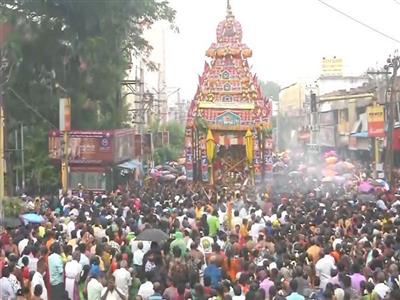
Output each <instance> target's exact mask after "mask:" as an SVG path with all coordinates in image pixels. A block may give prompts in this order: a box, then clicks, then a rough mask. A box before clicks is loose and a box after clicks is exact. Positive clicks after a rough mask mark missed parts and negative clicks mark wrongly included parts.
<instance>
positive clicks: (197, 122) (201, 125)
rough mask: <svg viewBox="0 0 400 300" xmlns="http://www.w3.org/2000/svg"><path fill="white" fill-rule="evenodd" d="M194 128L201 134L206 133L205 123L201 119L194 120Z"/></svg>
mask: <svg viewBox="0 0 400 300" xmlns="http://www.w3.org/2000/svg"><path fill="white" fill-rule="evenodd" d="M194 124H195V125H196V128H197V129H199V131H200V132H202V133H207V128H208V126H207V122H206V121H205V120H204V119H203V118H202V117H196V118H195V120H194Z"/></svg>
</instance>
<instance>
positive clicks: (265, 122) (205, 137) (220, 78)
mask: <svg viewBox="0 0 400 300" xmlns="http://www.w3.org/2000/svg"><path fill="white" fill-rule="evenodd" d="M242 34H243V33H242V26H241V24H240V23H239V22H238V21H237V20H236V19H235V17H234V15H233V13H232V9H231V6H230V3H229V1H228V5H227V16H226V18H225V20H223V21H222V22H220V23H219V24H218V27H217V42H216V43H212V44H211V46H210V48H209V49H208V50H207V52H206V56H207V57H208V58H209V62H205V65H204V71H203V74H202V75H201V76H199V83H198V88H197V92H196V94H195V97H194V99H193V100H192V102H191V105H190V108H189V111H188V117H187V124H186V133H185V156H186V172H187V179H188V181H195V182H204V183H210V184H214V183H215V184H220V185H228V184H232V183H242V184H243V182H249V183H253V184H254V183H256V184H257V183H260V182H262V181H264V180H269V179H270V178H272V136H271V133H272V130H271V110H272V105H271V101H270V100H269V99H266V98H265V97H264V96H263V94H262V92H261V89H260V85H259V83H258V79H257V77H256V76H255V75H253V74H252V73H251V70H250V67H249V64H248V61H247V59H248V58H250V57H251V56H252V50H251V49H250V48H249V47H248V46H247V45H246V44H243V43H242Z"/></svg>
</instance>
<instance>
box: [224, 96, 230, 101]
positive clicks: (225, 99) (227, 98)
mask: <svg viewBox="0 0 400 300" xmlns="http://www.w3.org/2000/svg"><path fill="white" fill-rule="evenodd" d="M222 101H223V102H232V96H224V97H222Z"/></svg>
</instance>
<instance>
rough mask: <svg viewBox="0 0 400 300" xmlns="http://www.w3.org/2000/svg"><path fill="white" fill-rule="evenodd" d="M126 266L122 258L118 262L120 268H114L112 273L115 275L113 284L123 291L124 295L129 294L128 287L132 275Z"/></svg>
mask: <svg viewBox="0 0 400 300" xmlns="http://www.w3.org/2000/svg"><path fill="white" fill-rule="evenodd" d="M127 268H128V263H127V261H126V260H122V261H121V263H120V268H119V269H117V270H115V271H114V273H113V275H114V277H115V285H116V287H117V288H119V289H120V290H121V291H122V292H123V293H124V295H129V287H130V286H131V284H132V276H131V273H130V272H129V271H128V270H127Z"/></svg>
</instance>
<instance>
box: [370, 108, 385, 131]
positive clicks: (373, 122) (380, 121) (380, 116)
mask: <svg viewBox="0 0 400 300" xmlns="http://www.w3.org/2000/svg"><path fill="white" fill-rule="evenodd" d="M367 123H368V136H369V137H384V136H385V113H384V110H383V106H379V105H376V106H369V107H367Z"/></svg>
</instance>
